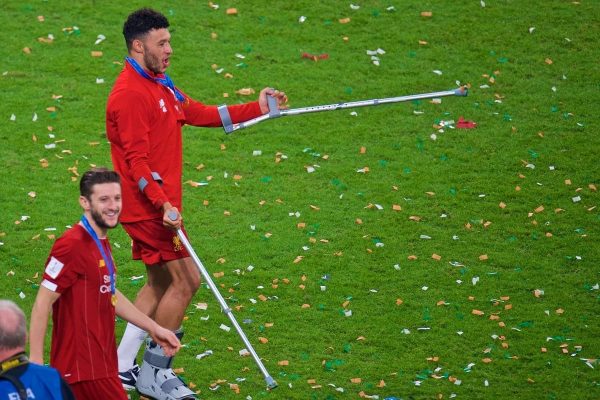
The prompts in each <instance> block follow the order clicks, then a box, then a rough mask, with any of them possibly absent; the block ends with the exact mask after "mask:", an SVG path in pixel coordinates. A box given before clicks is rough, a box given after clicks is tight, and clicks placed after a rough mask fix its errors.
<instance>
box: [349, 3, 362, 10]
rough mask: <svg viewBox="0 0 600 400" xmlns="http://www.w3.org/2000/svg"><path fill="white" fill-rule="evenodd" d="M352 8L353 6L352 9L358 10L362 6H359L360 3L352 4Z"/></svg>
mask: <svg viewBox="0 0 600 400" xmlns="http://www.w3.org/2000/svg"><path fill="white" fill-rule="evenodd" d="M350 8H351V9H352V10H358V9H360V6H359V5H357V4H350Z"/></svg>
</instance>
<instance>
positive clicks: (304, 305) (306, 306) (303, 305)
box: [302, 303, 310, 308]
mask: <svg viewBox="0 0 600 400" xmlns="http://www.w3.org/2000/svg"><path fill="white" fill-rule="evenodd" d="M302 308H310V304H306V303H304V304H302Z"/></svg>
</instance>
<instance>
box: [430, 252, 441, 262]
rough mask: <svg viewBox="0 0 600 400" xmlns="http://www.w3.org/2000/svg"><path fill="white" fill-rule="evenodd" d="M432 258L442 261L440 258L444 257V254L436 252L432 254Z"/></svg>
mask: <svg viewBox="0 0 600 400" xmlns="http://www.w3.org/2000/svg"><path fill="white" fill-rule="evenodd" d="M431 258H433V259H434V260H436V261H440V260H441V259H442V256H440V255H438V254H435V253H433V254H432V255H431Z"/></svg>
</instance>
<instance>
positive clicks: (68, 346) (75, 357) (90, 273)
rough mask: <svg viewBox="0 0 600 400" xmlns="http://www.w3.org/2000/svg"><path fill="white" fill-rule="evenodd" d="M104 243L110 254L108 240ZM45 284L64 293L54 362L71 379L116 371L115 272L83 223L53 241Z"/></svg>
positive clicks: (57, 306) (58, 306)
mask: <svg viewBox="0 0 600 400" xmlns="http://www.w3.org/2000/svg"><path fill="white" fill-rule="evenodd" d="M100 242H101V243H102V246H104V252H105V254H107V256H108V254H110V245H109V243H108V240H106V239H103V240H100ZM115 273H116V271H115ZM42 286H44V287H45V288H47V289H49V290H51V291H53V292H57V293H60V297H59V298H58V300H57V301H56V302H55V303H54V305H53V309H52V322H53V327H52V347H51V351H50V365H51V366H53V367H54V368H56V369H57V370H59V371H60V373H61V375H62V376H63V377H64V379H65V380H66V381H67V382H69V383H74V382H79V381H85V380H94V379H99V378H106V377H115V376H117V374H118V366H117V347H116V341H115V307H114V306H113V305H112V302H111V297H112V293H111V288H110V273H109V271H108V268H107V266H106V265H105V262H104V259H103V258H102V255H101V253H100V250H99V249H98V247H97V246H96V243H95V242H94V239H93V238H92V237H91V236H90V234H89V233H88V232H87V231H86V230H85V228H84V227H82V226H81V225H79V224H77V225H75V226H74V227H72V228H71V229H69V230H67V231H66V232H65V233H64V234H63V235H62V236H61V237H60V238H59V239H58V240H57V241H56V242H55V243H54V246H52V250H51V251H50V255H49V256H48V260H47V261H46V269H45V271H44V279H43V281H42Z"/></svg>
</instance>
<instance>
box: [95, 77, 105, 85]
mask: <svg viewBox="0 0 600 400" xmlns="http://www.w3.org/2000/svg"><path fill="white" fill-rule="evenodd" d="M96 83H97V84H98V85H101V84H103V83H104V78H96Z"/></svg>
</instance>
